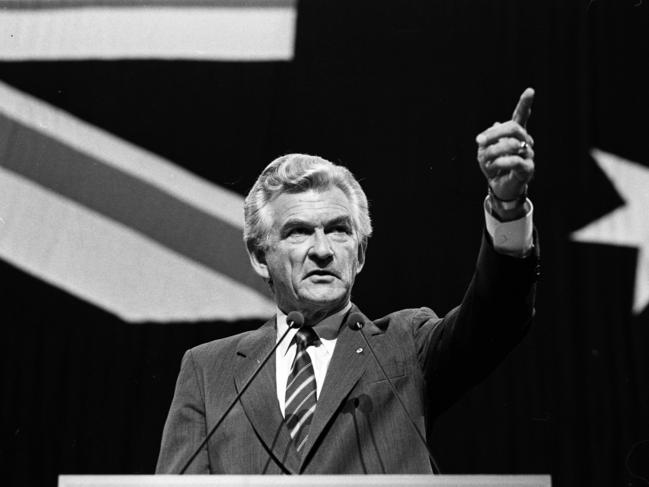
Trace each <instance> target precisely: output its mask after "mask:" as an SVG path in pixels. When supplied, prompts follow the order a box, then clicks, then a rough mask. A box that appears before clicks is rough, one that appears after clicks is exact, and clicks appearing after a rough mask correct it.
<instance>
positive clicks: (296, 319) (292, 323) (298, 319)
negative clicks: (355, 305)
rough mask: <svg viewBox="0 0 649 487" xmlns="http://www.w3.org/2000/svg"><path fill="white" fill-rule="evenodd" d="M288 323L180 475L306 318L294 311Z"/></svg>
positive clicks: (290, 314)
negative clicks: (269, 360) (294, 329)
mask: <svg viewBox="0 0 649 487" xmlns="http://www.w3.org/2000/svg"><path fill="white" fill-rule="evenodd" d="M297 315H299V316H297ZM286 321H287V323H288V325H289V326H288V327H287V328H286V331H285V332H284V333H283V334H282V336H281V337H280V339H279V340H277V342H276V343H275V346H274V347H273V348H272V350H271V351H270V352H268V354H267V355H266V357H265V358H264V360H263V361H262V362H261V363H260V364H259V365H258V366H257V368H256V369H255V371H254V372H253V374H252V375H251V376H250V378H249V379H248V380H247V381H246V383H245V384H244V385H243V387H242V388H241V390H240V391H239V394H237V395H236V397H235V398H234V399H233V400H232V402H230V405H229V406H228V407H227V409H226V410H225V412H224V413H223V414H222V415H221V417H220V418H219V420H218V421H217V422H216V424H215V425H214V426H212V429H211V430H210V431H209V433H207V435H206V436H205V439H204V440H203V441H202V442H201V444H200V445H198V447H197V448H196V450H195V451H194V453H193V455H192V456H191V457H189V460H187V462H185V465H184V466H183V468H182V469H180V472H179V475H182V474H184V473H185V471H186V470H187V468H188V467H189V466H190V465H191V463H192V462H193V461H194V459H195V458H196V456H197V455H198V454H199V453H200V452H201V450H202V449H203V447H204V446H205V445H206V444H207V442H208V441H209V439H210V438H211V437H212V435H213V434H214V432H215V431H216V430H217V428H218V427H219V426H220V425H221V423H223V421H224V420H225V417H226V416H227V415H228V413H229V412H230V411H231V410H232V408H233V407H234V406H235V404H236V403H237V402H238V401H239V399H240V398H241V396H242V395H243V393H244V392H246V389H248V386H249V385H250V384H251V383H252V381H253V380H254V378H255V377H257V375H258V374H259V372H260V371H261V369H262V368H263V367H264V365H265V364H266V362H268V359H270V358H271V357H272V356H273V354H274V353H275V350H277V347H279V344H280V343H282V342H283V341H284V338H286V335H288V332H289V331H290V330H291V328H299V327H301V326H302V325H303V324H304V317H303V316H302V314H301V313H299V312H295V311H293V312H291V313H289V316H288V317H287V319H286Z"/></svg>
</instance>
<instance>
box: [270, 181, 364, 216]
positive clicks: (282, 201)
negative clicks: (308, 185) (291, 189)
mask: <svg viewBox="0 0 649 487" xmlns="http://www.w3.org/2000/svg"><path fill="white" fill-rule="evenodd" d="M268 209H269V213H270V215H271V216H272V218H273V221H274V223H275V224H279V225H282V224H284V223H285V222H287V221H289V220H305V221H310V220H321V219H324V220H330V219H340V218H350V219H351V217H352V204H351V202H350V201H349V198H348V197H347V195H346V194H345V193H344V192H343V191H342V190H341V189H340V188H337V187H333V188H330V189H326V190H324V191H315V190H309V191H304V192H300V193H282V194H281V195H279V196H278V197H277V198H275V199H273V201H271V202H270V203H269V204H268Z"/></svg>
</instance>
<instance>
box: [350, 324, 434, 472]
mask: <svg viewBox="0 0 649 487" xmlns="http://www.w3.org/2000/svg"><path fill="white" fill-rule="evenodd" d="M347 326H349V328H350V329H352V330H354V331H358V332H360V334H361V336H362V337H363V340H365V344H366V345H367V348H368V349H369V351H370V353H371V354H372V357H374V361H375V362H376V365H378V366H379V369H381V373H382V374H383V377H385V378H386V379H387V381H388V384H390V389H392V394H394V396H395V397H396V398H397V400H398V401H399V404H400V405H401V409H403V412H404V413H406V417H407V418H408V420H409V421H410V424H411V425H412V427H413V428H414V430H415V431H416V432H417V435H418V436H419V439H420V440H421V442H422V444H423V445H424V446H425V447H426V451H427V452H428V458H430V463H431V465H432V467H433V471H434V472H435V473H436V474H438V475H439V474H441V473H442V472H441V471H440V469H439V467H438V466H437V462H436V461H435V457H434V456H433V452H432V451H431V449H430V447H429V446H428V443H426V439H425V438H424V435H422V434H421V431H419V428H418V427H417V425H416V424H415V422H414V421H413V419H412V417H411V416H410V413H409V412H408V409H407V408H406V405H405V404H404V403H403V401H402V400H401V397H400V396H399V394H398V393H397V390H396V388H395V387H394V384H393V383H392V381H391V380H390V377H388V374H386V372H385V369H384V368H383V365H381V362H380V361H379V358H378V357H377V356H376V353H374V349H373V348H372V345H370V342H369V340H368V339H367V337H366V336H365V333H363V327H364V326H365V317H364V316H363V315H362V314H361V313H358V312H354V313H352V314H351V315H349V319H348V320H347Z"/></svg>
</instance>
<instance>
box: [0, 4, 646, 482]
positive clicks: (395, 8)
mask: <svg viewBox="0 0 649 487" xmlns="http://www.w3.org/2000/svg"><path fill="white" fill-rule="evenodd" d="M648 58H649V12H648V7H647V4H646V2H644V1H642V0H631V1H627V0H621V1H612V0H607V1H598V0H590V1H587V0H579V1H577V0H571V1H567V2H566V1H556V0H554V1H548V2H529V1H523V2H521V1H517V0H509V1H505V0H495V1H494V0H489V1H487V0H484V1H482V0H480V1H474V0H472V1H469V0H460V1H458V0H435V1H430V0H425V1H424V0H421V1H420V0H410V1H406V2H404V1H399V2H397V1H391V2H390V1H383V0H381V1H376V0H374V1H371V2H369V1H367V2H366V1H358V2H346V1H342V0H341V1H338V0H326V1H324V0H323V1H320V0H303V1H302V2H299V4H298V3H296V2H293V1H288V0H286V1H281V0H268V1H261V0H259V1H248V0H227V1H223V0H214V1H212V0H199V1H187V2H185V1H182V2H181V1H174V0H153V1H148V0H147V1H136V0H113V1H109V0H60V1H59V0H42V1H36V0H34V1H20V2H19V1H0V285H1V286H2V316H3V320H2V323H3V327H2V334H1V336H2V340H1V341H0V343H1V344H2V354H0V366H1V369H0V380H1V384H0V397H1V398H2V399H1V402H0V418H1V423H0V425H1V428H2V429H1V431H0V434H1V438H0V441H1V443H0V465H2V468H1V469H0V472H1V475H3V478H2V480H1V483H2V485H29V486H31V485H33V486H48V485H49V486H54V485H55V484H56V476H57V475H58V474H90V473H92V474H118V473H151V472H152V471H153V469H154V465H155V459H156V456H157V452H158V446H159V440H160V435H161V431H162V426H163V423H164V419H165V416H166V413H167V410H168V406H169V402H170V400H171V396H172V393H173V387H174V382H175V379H176V374H177V372H178V368H179V363H180V358H181V356H182V353H183V351H184V350H185V349H187V348H188V347H191V346H193V345H196V344H198V343H201V342H204V341H208V340H211V339H215V338H220V337H224V336H228V335H231V334H234V333H238V332H241V331H244V330H248V329H252V328H254V327H257V326H259V325H260V324H261V322H262V320H263V319H264V318H265V317H267V316H269V315H270V313H272V309H273V308H272V301H271V300H270V298H269V295H268V293H267V290H266V289H265V288H264V286H263V283H261V282H259V280H258V279H257V278H256V277H255V276H254V275H253V273H252V272H251V270H250V268H249V267H248V263H247V260H246V255H245V252H244V249H243V245H242V241H241V231H242V208H241V204H242V201H243V197H244V195H245V194H246V192H247V191H248V189H249V188H250V187H251V185H252V184H253V182H254V180H255V177H256V176H257V174H258V173H259V172H260V170H261V169H262V168H263V167H264V166H265V165H266V164H267V163H268V162H269V161H270V160H272V159H273V158H274V157H276V156H278V155H280V154H283V153H286V152H308V153H315V154H319V155H322V156H324V157H327V158H329V159H331V160H333V161H335V162H342V163H344V164H346V165H347V166H348V167H350V169H351V170H352V171H353V172H354V174H355V175H356V176H357V177H358V178H359V179H360V180H361V183H362V184H363V186H364V188H365V190H366V192H367V195H368V197H369V199H370V204H371V211H372V213H373V219H374V224H375V235H374V236H373V237H372V239H371V241H370V245H369V249H368V257H367V258H368V262H367V266H366V267H365V269H364V270H363V273H362V274H361V276H360V277H359V279H358V280H357V285H356V288H355V292H354V296H353V299H354V301H355V302H356V303H357V304H358V305H359V306H360V307H361V308H362V309H364V310H365V311H366V312H367V313H368V314H369V315H370V316H374V317H378V316H382V315H384V314H386V313H388V312H390V311H393V310H395V309H398V308H403V307H413V306H422V305H426V306H430V307H432V308H433V309H435V310H436V311H438V312H439V313H444V312H446V311H448V310H449V309H450V308H451V307H452V306H454V305H455V304H456V303H457V302H458V301H459V300H460V299H461V296H462V293H463V289H464V287H465V286H466V284H467V283H468V280H469V278H470V276H471V272H472V267H473V262H474V260H475V257H476V254H477V250H478V245H479V240H480V233H481V228H482V213H481V211H482V210H481V202H482V199H483V197H484V193H485V183H484V179H483V177H482V176H481V174H480V171H479V169H478V167H477V163H476V162H475V142H474V137H475V135H476V134H477V133H478V132H480V131H481V130H483V129H484V128H485V127H486V126H488V125H490V124H491V123H493V121H496V120H499V121H504V120H506V119H508V118H509V117H510V116H511V112H512V110H513V108H514V105H515V103H516V100H517V98H518V96H519V94H520V93H521V92H522V91H523V89H524V88H525V87H527V86H533V87H534V88H535V89H536V90H537V99H536V100H535V104H534V107H533V113H532V118H531V120H530V123H529V127H528V128H529V130H530V132H531V133H532V134H533V136H534V138H535V141H536V147H535V150H536V153H537V176H536V178H535V180H534V181H533V184H532V186H531V189H530V194H531V197H532V199H533V202H534V204H535V215H534V218H535V223H536V225H537V227H538V229H539V232H540V236H541V247H542V252H541V255H542V265H543V267H542V278H541V282H540V286H539V293H538V299H537V315H536V321H535V325H534V328H533V329H532V331H531V332H530V333H529V335H528V336H527V337H526V338H525V340H524V341H523V343H522V344H521V345H520V346H519V347H518V348H517V349H516V350H515V351H514V352H513V353H512V354H511V355H510V356H509V357H508V358H507V360H506V361H505V362H504V363H503V364H502V366H500V367H499V368H498V369H497V371H496V372H495V373H494V374H493V375H492V376H490V377H489V378H488V379H487V380H486V381H485V382H484V383H483V384H481V385H479V386H478V387H476V388H475V389H474V390H472V391H470V392H469V393H468V394H467V395H466V396H465V397H464V398H463V399H462V400H460V401H459V402H458V403H457V404H455V405H454V406H453V407H452V408H451V409H449V410H448V411H447V412H446V413H445V414H444V415H443V416H442V417H441V418H440V420H439V422H438V423H437V425H436V427H435V430H434V438H433V440H432V443H433V449H434V451H435V454H436V456H437V457H438V462H439V464H440V466H441V468H442V470H443V472H444V473H550V474H552V476H553V482H554V485H559V486H579V485H593V486H602V487H604V486H606V487H608V486H611V485H627V486H636V485H637V486H639V485H646V483H647V482H649V480H648V479H649V468H648V465H649V358H647V357H648V355H649V354H647V350H649V223H648V222H649V148H648V147H649V146H648V145H647V141H646V130H647V122H646V120H645V117H646V114H645V113H646V112H647V108H649V94H648V91H649V90H647V87H648V86H649V76H647V74H646V73H645V71H646V70H645V69H644V65H645V64H646V60H647V59H648Z"/></svg>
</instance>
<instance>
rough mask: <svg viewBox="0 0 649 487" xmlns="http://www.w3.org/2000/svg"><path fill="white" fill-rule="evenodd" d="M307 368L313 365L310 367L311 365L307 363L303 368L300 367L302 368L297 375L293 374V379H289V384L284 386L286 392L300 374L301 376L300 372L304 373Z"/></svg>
mask: <svg viewBox="0 0 649 487" xmlns="http://www.w3.org/2000/svg"><path fill="white" fill-rule="evenodd" d="M309 366H311V367H312V366H313V365H312V364H311V363H308V364H306V365H305V366H304V367H302V368H301V369H300V371H299V372H298V373H297V374H295V377H293V378H292V379H291V382H289V383H288V384H286V389H287V390H288V389H290V388H291V386H292V385H293V383H294V382H295V379H297V378H298V377H299V376H300V374H302V372H304V371H305V370H308V368H309Z"/></svg>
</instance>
